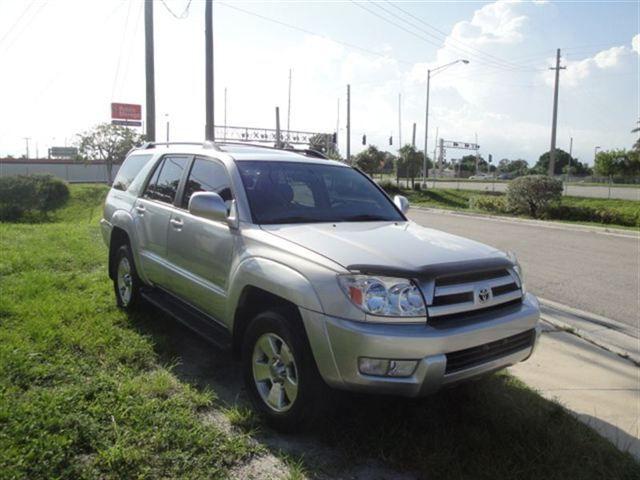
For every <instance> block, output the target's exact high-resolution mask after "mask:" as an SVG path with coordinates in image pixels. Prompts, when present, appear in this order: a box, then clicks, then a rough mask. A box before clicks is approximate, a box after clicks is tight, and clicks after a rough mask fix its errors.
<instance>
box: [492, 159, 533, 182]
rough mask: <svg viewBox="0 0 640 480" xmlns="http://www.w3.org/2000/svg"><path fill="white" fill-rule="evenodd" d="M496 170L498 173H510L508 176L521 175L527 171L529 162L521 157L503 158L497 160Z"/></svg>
mask: <svg viewBox="0 0 640 480" xmlns="http://www.w3.org/2000/svg"><path fill="white" fill-rule="evenodd" d="M498 170H499V171H500V173H508V174H510V178H513V177H522V176H523V175H526V174H527V173H529V164H528V163H527V161H526V160H522V159H518V160H509V159H508V158H503V159H502V160H500V161H499V162H498Z"/></svg>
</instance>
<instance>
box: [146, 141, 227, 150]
mask: <svg viewBox="0 0 640 480" xmlns="http://www.w3.org/2000/svg"><path fill="white" fill-rule="evenodd" d="M159 145H166V146H169V145H195V146H199V147H203V148H213V149H214V150H220V149H219V148H218V146H217V145H216V144H215V143H214V142H211V141H209V140H206V141H204V142H144V143H143V144H142V145H140V147H139V148H141V149H142V150H146V149H149V148H155V147H157V146H159Z"/></svg>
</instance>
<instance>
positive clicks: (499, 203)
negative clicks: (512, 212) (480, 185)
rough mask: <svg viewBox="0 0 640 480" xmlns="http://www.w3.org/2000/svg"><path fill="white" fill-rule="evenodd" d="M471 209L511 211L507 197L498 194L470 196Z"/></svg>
mask: <svg viewBox="0 0 640 480" xmlns="http://www.w3.org/2000/svg"><path fill="white" fill-rule="evenodd" d="M469 208H470V209H471V210H484V211H485V212H491V213H509V208H508V206H507V199H506V198H505V197H504V196H497V195H476V196H474V197H470V198H469Z"/></svg>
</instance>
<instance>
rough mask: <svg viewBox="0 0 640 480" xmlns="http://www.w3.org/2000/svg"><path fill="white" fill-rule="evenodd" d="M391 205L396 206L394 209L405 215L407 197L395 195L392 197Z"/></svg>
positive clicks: (407, 203) (407, 209)
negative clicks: (396, 208)
mask: <svg viewBox="0 0 640 480" xmlns="http://www.w3.org/2000/svg"><path fill="white" fill-rule="evenodd" d="M393 203H395V204H396V207H398V208H399V209H400V211H401V212H402V213H407V212H408V211H409V200H407V197H403V196H402V195H396V196H395V197H393Z"/></svg>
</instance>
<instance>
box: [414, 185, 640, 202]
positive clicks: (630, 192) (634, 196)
mask: <svg viewBox="0 0 640 480" xmlns="http://www.w3.org/2000/svg"><path fill="white" fill-rule="evenodd" d="M432 184H433V183H432V182H429V181H427V185H428V186H429V187H431V185H432ZM507 185H508V183H504V182H495V183H492V182H484V181H474V182H456V181H455V180H453V181H450V182H449V181H440V180H439V181H437V182H436V188H460V189H461V190H481V191H492V190H495V191H496V192H504V191H506V190H507ZM565 193H566V194H567V195H573V196H576V197H590V198H609V187H606V186H596V185H594V186H585V185H569V186H568V187H567V189H566V192H565ZM611 198H618V199H622V200H640V188H634V187H611Z"/></svg>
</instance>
